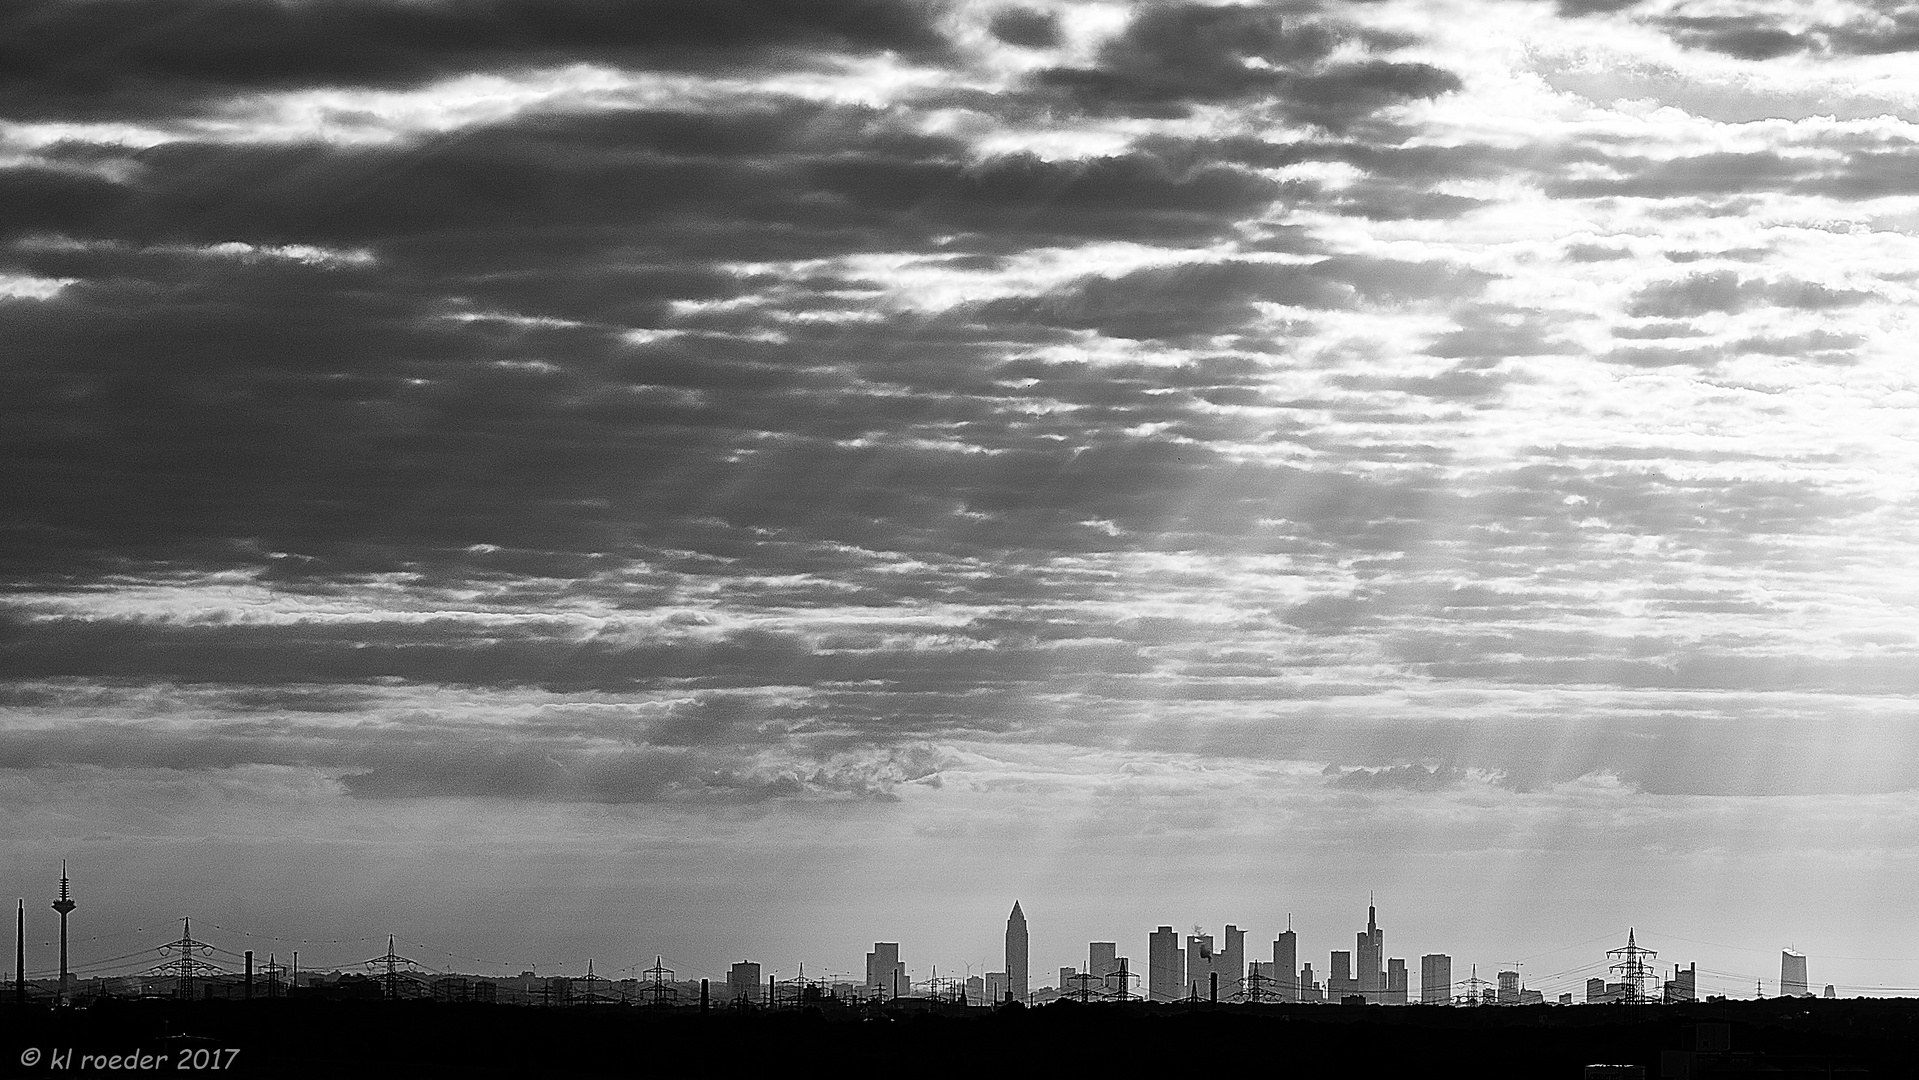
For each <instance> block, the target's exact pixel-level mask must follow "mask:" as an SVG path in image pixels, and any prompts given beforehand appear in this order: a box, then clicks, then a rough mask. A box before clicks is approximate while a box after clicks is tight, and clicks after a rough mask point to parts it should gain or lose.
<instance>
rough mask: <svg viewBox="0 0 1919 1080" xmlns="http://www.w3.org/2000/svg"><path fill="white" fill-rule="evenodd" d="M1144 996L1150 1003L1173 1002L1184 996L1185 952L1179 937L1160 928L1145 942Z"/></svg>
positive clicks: (1170, 930)
mask: <svg viewBox="0 0 1919 1080" xmlns="http://www.w3.org/2000/svg"><path fill="white" fill-rule="evenodd" d="M1146 941H1147V946H1146V964H1147V969H1146V986H1147V990H1146V996H1147V998H1148V999H1149V1000H1152V1001H1177V1000H1179V999H1180V998H1181V997H1184V996H1185V994H1186V950H1184V949H1182V948H1180V947H1179V934H1178V933H1176V932H1175V931H1174V930H1173V928H1172V927H1170V926H1162V927H1160V928H1159V929H1157V930H1155V931H1153V932H1152V933H1151V934H1149V935H1147V938H1146Z"/></svg>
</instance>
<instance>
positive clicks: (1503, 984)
mask: <svg viewBox="0 0 1919 1080" xmlns="http://www.w3.org/2000/svg"><path fill="white" fill-rule="evenodd" d="M1499 1003H1500V1004H1501V1005H1517V1004H1519V972H1517V971H1502V972H1500V973H1499Z"/></svg>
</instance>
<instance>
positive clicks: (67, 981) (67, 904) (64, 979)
mask: <svg viewBox="0 0 1919 1080" xmlns="http://www.w3.org/2000/svg"><path fill="white" fill-rule="evenodd" d="M78 906H79V905H77V904H75V903H74V902H73V897H72V896H71V895H69V894H68V892H67V860H65V859H61V860H60V899H58V900H55V901H54V902H53V910H55V911H57V912H59V913H60V998H59V1000H60V1003H61V1004H62V1005H64V1004H66V1001H67V995H68V993H70V992H71V991H72V982H73V975H72V973H70V972H68V971H67V915H68V913H69V912H71V911H72V910H73V909H74V908H75V907H78Z"/></svg>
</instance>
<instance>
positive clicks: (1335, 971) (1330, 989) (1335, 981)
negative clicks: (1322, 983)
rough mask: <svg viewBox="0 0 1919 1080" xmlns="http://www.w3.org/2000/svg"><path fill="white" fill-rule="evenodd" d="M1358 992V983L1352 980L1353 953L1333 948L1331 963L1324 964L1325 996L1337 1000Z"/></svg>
mask: <svg viewBox="0 0 1919 1080" xmlns="http://www.w3.org/2000/svg"><path fill="white" fill-rule="evenodd" d="M1358 992H1359V984H1358V983H1356V982H1354V981H1353V954H1352V953H1349V952H1347V951H1346V950H1344V949H1335V950H1333V958H1332V963H1330V964H1327V965H1326V996H1327V997H1328V998H1329V999H1331V1000H1333V1001H1339V1000H1341V999H1343V998H1345V996H1346V995H1348V994H1354V993H1358Z"/></svg>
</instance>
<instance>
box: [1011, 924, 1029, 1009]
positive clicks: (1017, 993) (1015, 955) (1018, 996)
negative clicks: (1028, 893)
mask: <svg viewBox="0 0 1919 1080" xmlns="http://www.w3.org/2000/svg"><path fill="white" fill-rule="evenodd" d="M1006 989H1007V992H1008V993H1010V994H1012V995H1013V1000H1014V1001H1025V1000H1026V995H1027V992H1028V991H1029V989H1030V987H1029V986H1028V980H1027V977H1026V913H1025V912H1023V911H1021V910H1020V909H1019V901H1018V900H1015V901H1013V913H1012V914H1011V915H1008V916H1007V917H1006Z"/></svg>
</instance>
